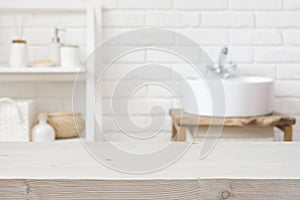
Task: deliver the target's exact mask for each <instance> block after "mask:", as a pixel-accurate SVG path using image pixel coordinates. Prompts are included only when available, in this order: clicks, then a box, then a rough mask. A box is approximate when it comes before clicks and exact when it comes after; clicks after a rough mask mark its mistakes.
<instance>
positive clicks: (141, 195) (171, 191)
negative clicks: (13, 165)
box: [0, 179, 300, 200]
mask: <svg viewBox="0 0 300 200" xmlns="http://www.w3.org/2000/svg"><path fill="white" fill-rule="evenodd" d="M299 186H300V180H299V179H298V180H282V179H272V180H257V179H256V180H255V179H244V180H236V179H230V180H229V179H188V180H130V181H128V180H127V181H125V180H78V179H77V180H51V179H48V180H9V181H8V180H0V187H1V190H0V194H1V196H0V199H44V200H47V199H50V200H51V199H119V200H121V199H139V200H142V199H147V200H153V199H206V200H210V199H211V200H215V199H236V200H238V199H274V200H275V199H289V200H293V199H295V200H298V199H299V195H300V189H299Z"/></svg>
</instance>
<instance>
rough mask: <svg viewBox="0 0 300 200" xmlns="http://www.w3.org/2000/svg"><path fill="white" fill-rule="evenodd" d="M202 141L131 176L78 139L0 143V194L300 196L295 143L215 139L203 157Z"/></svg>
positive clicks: (131, 146)
mask: <svg viewBox="0 0 300 200" xmlns="http://www.w3.org/2000/svg"><path fill="white" fill-rule="evenodd" d="M101 144H103V146H105V143H99V144H98V145H101ZM182 144H183V143H180V142H178V144H176V145H182ZM120 145H123V147H128V148H129V149H132V150H134V149H138V148H140V147H141V148H145V149H151V148H152V147H154V148H156V147H157V146H160V144H157V143H149V142H148V143H120ZM200 147H201V144H193V145H192V146H191V148H190V149H189V150H188V151H187V153H186V154H185V155H184V156H183V157H181V158H180V159H179V160H178V161H177V162H175V163H174V164H173V165H171V166H169V167H167V168H165V169H163V170H160V171H157V172H155V173H148V174H141V175H134V174H125V173H121V172H117V171H114V170H112V169H110V168H108V167H105V166H103V165H101V164H100V163H98V162H97V161H96V160H94V159H93V158H92V157H91V156H90V155H89V154H88V153H87V152H86V151H85V149H84V147H83V146H82V145H81V144H80V143H76V142H74V143H1V144H0V199H1V198H3V199H18V198H20V199H183V198H184V199H299V195H300V170H299V169H300V159H299V155H300V145H299V144H297V143H267V142H256V143H251V142H239V143H231V142H225V143H219V144H218V145H217V146H216V148H215V149H214V151H213V152H212V153H211V154H210V155H209V156H208V157H207V158H205V159H204V160H199V159H198V158H199V151H200Z"/></svg>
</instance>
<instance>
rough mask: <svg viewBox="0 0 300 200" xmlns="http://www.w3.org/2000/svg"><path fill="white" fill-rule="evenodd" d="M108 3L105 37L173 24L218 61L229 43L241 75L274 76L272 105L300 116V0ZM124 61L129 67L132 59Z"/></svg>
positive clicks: (149, 94) (156, 56)
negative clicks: (221, 52) (132, 30)
mask: <svg viewBox="0 0 300 200" xmlns="http://www.w3.org/2000/svg"><path fill="white" fill-rule="evenodd" d="M108 2H109V1H107V2H105V4H107V9H105V10H104V15H105V17H104V24H105V27H104V34H105V38H108V37H110V36H113V35H116V34H117V33H121V32H123V31H126V30H130V29H133V28H136V27H147V26H153V27H163V28H170V29H173V30H175V31H178V32H180V33H182V34H184V35H186V36H188V37H190V38H192V39H193V40H194V41H196V42H197V43H199V44H200V45H202V47H203V48H204V50H205V51H207V53H208V55H209V56H210V57H211V59H212V60H213V61H217V59H218V54H219V50H220V48H221V47H222V46H224V45H227V46H229V49H230V55H229V57H230V59H231V60H234V61H236V62H238V64H239V66H240V73H241V74H244V75H262V76H269V77H272V78H275V79H276V84H275V97H274V104H275V108H274V109H275V110H277V111H280V112H283V113H286V114H290V115H292V116H296V117H297V119H299V118H300V88H299V85H300V13H299V10H300V1H299V0H251V1H250V0H185V1H184V0H160V1H156V0H119V1H118V2H115V1H113V2H109V3H108ZM104 7H105V6H104ZM108 18H109V19H108ZM133 18H134V19H133ZM145 59H146V62H151V61H152V62H154V61H155V62H161V63H166V64H168V65H170V66H172V67H173V68H174V69H175V70H177V71H178V72H179V73H180V71H181V74H182V75H184V76H188V77H193V76H194V74H195V73H194V71H193V70H192V69H190V68H188V67H187V65H186V64H184V63H176V64H171V63H172V62H174V61H175V60H176V59H174V58H173V56H172V55H166V54H165V53H160V52H151V51H149V52H147V53H146V58H145ZM127 61H128V60H127ZM140 61H141V60H140ZM177 61H178V60H177ZM126 65H129V66H130V61H128V62H127V64H126ZM120 67H121V66H120ZM183 69H184V70H183ZM114 71H115V72H114V73H112V75H111V76H112V77H114V78H116V77H118V74H120V73H119V72H121V71H124V70H122V69H121V68H119V70H117V69H114ZM145 93H146V94H145ZM143 95H146V98H155V101H157V100H158V99H161V100H164V101H163V102H164V103H165V102H166V101H168V100H169V101H171V102H174V99H173V98H172V96H170V94H168V93H166V92H164V91H163V90H162V89H158V88H156V87H146V89H145V90H144V91H143ZM139 98H142V99H143V98H145V97H144V96H140V97H139ZM175 105H176V104H175V103H172V104H171V106H175ZM137 109H138V108H137ZM299 124H300V123H299ZM295 130H296V133H297V134H298V135H296V136H295V138H296V139H298V140H300V136H299V135H300V125H298V123H297V125H296V126H295Z"/></svg>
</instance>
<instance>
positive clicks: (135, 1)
mask: <svg viewBox="0 0 300 200" xmlns="http://www.w3.org/2000/svg"><path fill="white" fill-rule="evenodd" d="M119 7H120V8H121V9H170V8H171V7H172V1H171V0H121V1H119Z"/></svg>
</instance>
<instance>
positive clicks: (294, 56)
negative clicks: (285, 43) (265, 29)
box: [255, 47, 300, 63]
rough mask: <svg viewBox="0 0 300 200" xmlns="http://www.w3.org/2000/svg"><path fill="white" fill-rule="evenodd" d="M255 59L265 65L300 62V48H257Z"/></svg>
mask: <svg viewBox="0 0 300 200" xmlns="http://www.w3.org/2000/svg"><path fill="white" fill-rule="evenodd" d="M255 59H256V61H257V62H263V63H283V62H284V63H289V62H299V61H300V48H289V47H257V48H255Z"/></svg>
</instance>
